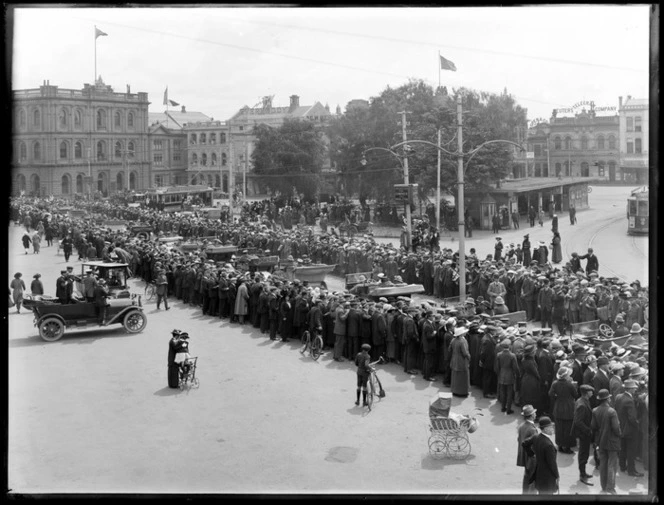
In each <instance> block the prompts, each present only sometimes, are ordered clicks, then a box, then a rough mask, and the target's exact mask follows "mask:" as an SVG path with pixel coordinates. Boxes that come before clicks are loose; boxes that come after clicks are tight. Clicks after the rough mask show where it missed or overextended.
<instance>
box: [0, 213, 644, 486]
mask: <svg viewBox="0 0 664 505" xmlns="http://www.w3.org/2000/svg"><path fill="white" fill-rule="evenodd" d="M590 212H591V211H588V212H585V213H582V214H580V216H579V220H580V221H581V220H582V219H585V218H586V215H590ZM521 231H523V230H521ZM20 233H21V230H20V228H18V227H13V226H12V227H10V229H9V278H10V279H11V278H12V276H13V273H14V272H15V271H21V272H23V274H24V278H25V280H26V284H28V285H29V282H30V281H31V280H32V274H33V273H35V272H37V271H39V272H40V273H41V274H42V275H43V278H42V279H43V281H44V285H45V287H46V292H47V293H49V294H53V293H54V290H55V279H56V278H57V275H58V273H59V270H60V269H62V268H64V267H65V262H64V258H63V256H62V255H60V256H57V255H56V254H55V248H54V247H51V248H48V247H43V248H42V253H41V254H40V255H38V256H37V255H24V254H23V250H22V247H21V246H20ZM518 233H521V232H518ZM531 236H532V235H531ZM487 240H488V241H490V242H493V241H492V240H491V237H488V239H487ZM598 254H600V261H601V260H602V258H603V257H605V255H604V254H601V253H600V252H599V251H598ZM74 264H76V262H75V261H74ZM131 283H132V286H133V287H134V288H135V289H136V290H137V291H139V292H140V291H142V286H141V284H140V283H139V282H138V281H131ZM172 307H173V308H172V309H171V310H170V311H168V312H165V311H157V310H156V307H155V305H154V302H151V303H148V304H147V305H146V313H147V315H148V326H147V328H146V330H145V331H144V332H143V333H141V334H138V335H129V334H127V333H125V332H124V330H123V329H122V328H120V327H119V326H118V327H111V328H107V329H101V330H74V331H71V332H68V333H67V335H65V337H64V338H63V339H62V340H60V341H58V342H53V343H46V342H43V341H42V340H41V339H40V338H39V336H38V333H37V331H36V328H34V326H33V325H32V319H33V318H32V315H31V314H26V313H23V314H20V315H19V314H15V313H11V314H10V316H9V322H8V324H9V337H8V339H9V342H8V347H9V367H8V377H9V383H8V392H9V404H8V406H9V417H8V420H9V432H8V440H9V447H8V464H9V474H8V484H9V487H10V488H11V489H12V490H13V491H14V492H19V493H43V492H47V493H66V492H76V493H81V492H82V493H104V492H131V493H143V492H146V493H177V492H184V493H235V492H237V493H279V494H282V493H287V494H290V493H354V494H376V493H388V494H400V493H414V494H420V493H423V494H430V493H444V494H447V493H450V494H487V495H488V494H496V493H499V494H511V493H516V494H519V493H520V482H521V475H522V472H521V469H520V468H517V467H516V466H515V461H516V429H517V421H518V417H517V416H516V415H512V416H506V415H504V414H501V413H500V407H499V406H496V403H495V401H494V400H491V401H489V400H486V399H483V398H481V394H479V395H478V392H477V390H473V392H472V394H471V396H470V397H469V398H467V399H463V400H461V399H458V398H455V399H454V401H453V407H452V409H453V411H454V412H459V413H466V412H470V411H472V410H473V408H475V407H479V408H482V409H483V413H484V417H481V418H480V427H479V429H478V431H477V432H475V433H473V434H471V435H469V438H470V442H471V443H472V454H471V455H470V457H469V458H468V459H467V460H465V461H450V460H445V461H436V460H433V459H432V458H431V457H430V456H429V454H428V447H427V439H428V436H429V434H428V428H427V426H428V424H427V415H428V402H429V399H430V398H432V397H433V396H435V394H436V393H437V392H438V391H449V390H448V388H445V387H443V386H442V383H440V382H435V383H431V384H430V383H426V382H424V381H423V380H422V378H421V376H419V375H418V376H415V377H410V376H408V375H405V374H404V373H403V370H402V368H401V367H399V366H397V365H385V366H383V367H381V368H380V371H379V376H380V377H381V381H382V382H383V385H384V387H385V389H386V391H387V397H386V398H384V399H383V400H382V401H380V402H379V403H377V404H376V406H375V408H374V410H373V411H372V412H370V413H368V412H367V410H366V409H363V408H359V407H355V405H354V404H353V402H354V400H355V369H354V367H353V366H351V365H350V364H349V363H337V362H335V361H333V360H331V356H330V355H329V354H325V355H323V356H322V357H321V358H320V360H319V361H318V362H314V361H313V360H311V359H310V358H309V357H308V356H301V355H300V353H299V352H298V351H297V348H298V345H297V343H295V342H293V343H287V344H284V343H273V342H271V341H270V340H269V339H268V338H267V337H266V336H264V335H261V334H260V333H259V332H258V331H256V330H254V329H252V328H249V327H247V326H244V327H241V326H237V325H229V324H228V323H226V322H221V321H219V320H217V319H213V318H210V317H207V316H206V317H203V316H202V315H201V314H200V310H199V309H194V308H191V307H185V306H183V305H182V304H181V303H180V302H177V301H174V302H172ZM173 328H180V329H182V330H187V331H189V333H190V334H191V336H192V338H191V348H192V351H193V352H192V354H193V355H197V356H199V370H198V374H197V375H198V377H199V378H200V381H201V386H200V389H197V390H191V391H182V392H181V391H179V390H171V389H169V388H168V387H167V382H166V357H167V346H168V340H169V338H170V331H171V329H173ZM558 464H559V467H560V470H561V475H562V478H561V493H562V494H576V493H578V494H597V493H598V490H599V484H598V482H599V477H598V474H597V473H595V479H594V481H595V482H596V485H595V486H594V487H588V486H585V485H583V484H580V483H579V481H578V475H577V464H576V457H575V456H571V455H564V454H559V455H558ZM592 468H593V467H592V466H591V465H589V466H588V470H589V471H590V470H592ZM646 485H647V482H646V479H632V478H629V477H627V476H625V475H622V474H621V475H619V476H618V482H617V488H618V491H619V493H621V494H628V493H643V492H645V487H644V486H646Z"/></svg>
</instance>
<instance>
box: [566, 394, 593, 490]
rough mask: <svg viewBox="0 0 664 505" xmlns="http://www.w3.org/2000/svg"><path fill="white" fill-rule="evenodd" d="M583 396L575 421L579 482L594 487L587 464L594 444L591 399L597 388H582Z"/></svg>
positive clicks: (578, 400)
mask: <svg viewBox="0 0 664 505" xmlns="http://www.w3.org/2000/svg"><path fill="white" fill-rule="evenodd" d="M579 389H580V391H581V396H580V397H579V398H578V399H577V400H576V403H575V404H574V421H573V424H572V426H573V429H574V434H575V435H576V437H577V438H578V440H579V455H578V462H579V480H580V481H581V482H582V483H583V484H586V485H587V486H592V485H593V483H592V482H590V481H589V479H592V475H589V474H587V473H586V463H588V458H589V456H590V444H591V443H592V431H591V429H590V423H591V422H592V417H593V412H592V409H591V407H590V398H591V397H592V396H593V394H594V393H595V388H593V387H592V386H590V385H588V384H582V385H581V386H580V388H579Z"/></svg>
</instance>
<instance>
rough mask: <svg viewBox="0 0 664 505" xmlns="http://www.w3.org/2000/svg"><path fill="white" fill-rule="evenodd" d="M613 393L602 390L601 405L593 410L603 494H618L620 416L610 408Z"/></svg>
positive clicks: (598, 396) (600, 394) (591, 425)
mask: <svg viewBox="0 0 664 505" xmlns="http://www.w3.org/2000/svg"><path fill="white" fill-rule="evenodd" d="M610 398H611V393H609V391H608V389H602V390H601V391H600V392H599V393H597V401H598V402H599V405H598V406H597V407H595V408H594V409H593V416H592V420H591V422H590V429H591V431H592V437H593V441H594V442H595V445H597V446H598V448H599V481H600V485H601V486H602V492H603V493H609V494H617V493H616V473H617V472H618V452H620V435H621V432H620V422H619V421H618V414H617V413H616V411H615V410H614V409H613V408H612V407H610V406H609V399H610Z"/></svg>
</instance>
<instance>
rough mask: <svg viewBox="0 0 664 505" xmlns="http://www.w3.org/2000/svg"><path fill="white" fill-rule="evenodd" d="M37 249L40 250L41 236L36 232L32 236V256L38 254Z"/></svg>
mask: <svg viewBox="0 0 664 505" xmlns="http://www.w3.org/2000/svg"><path fill="white" fill-rule="evenodd" d="M39 249H41V235H40V234H39V233H38V232H35V234H34V235H33V236H32V251H33V254H39Z"/></svg>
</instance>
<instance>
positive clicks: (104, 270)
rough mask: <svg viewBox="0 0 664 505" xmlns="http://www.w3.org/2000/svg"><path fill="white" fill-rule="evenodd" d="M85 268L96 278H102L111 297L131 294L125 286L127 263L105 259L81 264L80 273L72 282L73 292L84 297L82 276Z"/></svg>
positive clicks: (124, 296) (127, 270)
mask: <svg viewBox="0 0 664 505" xmlns="http://www.w3.org/2000/svg"><path fill="white" fill-rule="evenodd" d="M87 270H92V272H93V274H94V276H95V277H96V278H97V279H104V280H105V281H106V285H107V286H108V291H109V295H110V296H111V297H112V298H129V297H130V296H131V295H130V293H129V289H128V288H127V278H128V277H129V265H128V264H127V263H115V262H106V261H88V262H85V263H83V264H82V265H81V275H80V277H77V278H76V279H75V282H74V292H75V293H77V294H78V295H80V296H82V297H84V287H83V278H84V277H85V275H86V273H85V272H86V271H87Z"/></svg>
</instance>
